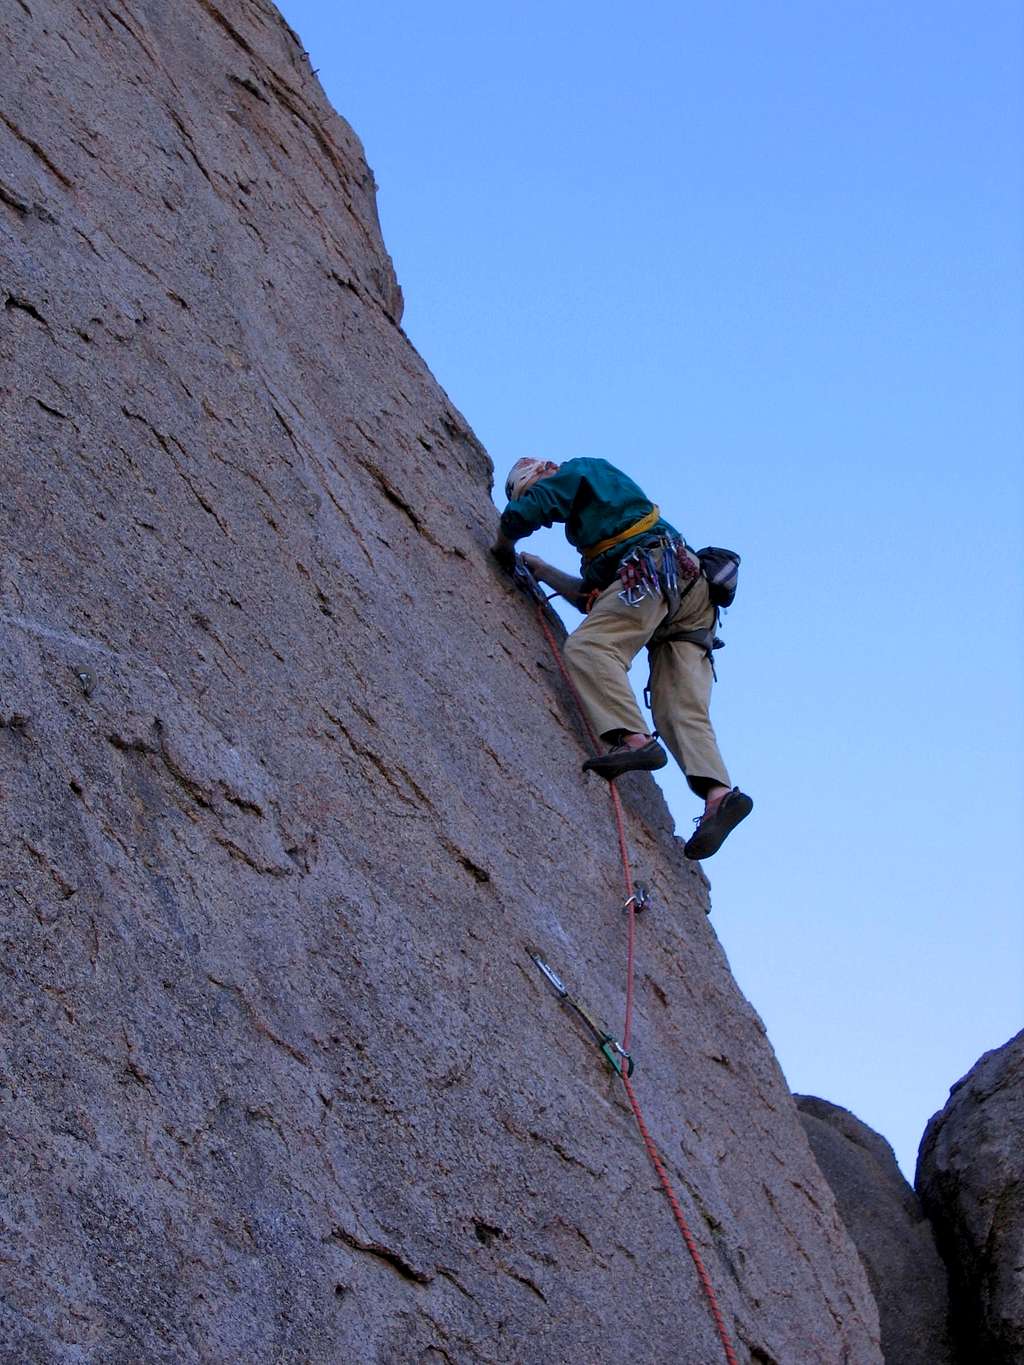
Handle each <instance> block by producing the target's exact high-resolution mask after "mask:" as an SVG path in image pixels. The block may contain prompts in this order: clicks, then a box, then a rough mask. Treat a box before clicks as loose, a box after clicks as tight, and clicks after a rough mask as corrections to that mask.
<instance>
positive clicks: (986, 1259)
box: [917, 1033, 1024, 1365]
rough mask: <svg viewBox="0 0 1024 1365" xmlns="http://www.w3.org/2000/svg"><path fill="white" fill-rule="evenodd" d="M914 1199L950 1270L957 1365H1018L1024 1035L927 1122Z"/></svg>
mask: <svg viewBox="0 0 1024 1365" xmlns="http://www.w3.org/2000/svg"><path fill="white" fill-rule="evenodd" d="M917 1190H918V1193H919V1194H920V1196H921V1200H922V1202H923V1204H924V1207H925V1210H926V1212H927V1213H928V1216H929V1217H930V1218H931V1220H932V1222H933V1224H934V1226H935V1232H936V1237H937V1239H938V1244H939V1248H940V1250H941V1251H942V1253H943V1255H944V1256H945V1257H946V1260H947V1261H948V1263H949V1267H950V1281H951V1289H952V1307H953V1326H954V1330H955V1334H956V1340H957V1344H958V1347H959V1350H960V1353H961V1358H962V1359H963V1361H964V1362H968V1361H969V1362H971V1365H1019V1362H1020V1361H1021V1360H1024V1033H1018V1034H1017V1035H1016V1037H1014V1038H1011V1039H1010V1041H1009V1042H1008V1043H1006V1044H1005V1045H1004V1046H1003V1047H1000V1048H996V1049H994V1050H993V1051H992V1052H986V1053H985V1055H984V1056H983V1057H982V1058H981V1060H980V1061H979V1062H978V1063H977V1064H976V1065H975V1066H974V1067H973V1068H972V1070H970V1071H969V1072H968V1073H967V1075H966V1076H965V1077H964V1078H963V1079H962V1080H960V1081H958V1082H957V1083H956V1085H954V1086H953V1088H952V1090H951V1091H950V1095H949V1101H948V1103H947V1104H946V1106H945V1108H944V1109H942V1110H941V1111H940V1112H939V1113H938V1114H936V1115H935V1117H934V1118H933V1119H932V1121H931V1122H930V1123H929V1125H928V1127H927V1129H926V1131H925V1135H924V1140H923V1141H922V1143H921V1151H920V1154H919V1156H918V1163H917Z"/></svg>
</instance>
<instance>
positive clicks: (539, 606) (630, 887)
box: [514, 555, 739, 1365]
mask: <svg viewBox="0 0 1024 1365" xmlns="http://www.w3.org/2000/svg"><path fill="white" fill-rule="evenodd" d="M514 578H515V581H516V583H517V584H518V585H519V586H520V587H521V588H523V590H524V591H525V592H527V593H528V594H529V596H530V597H532V598H533V601H534V608H535V610H536V614H537V622H538V624H539V625H540V628H541V631H542V632H543V634H544V638H545V639H546V640H547V642H548V647H549V649H550V650H551V653H552V656H553V658H554V660H555V663H556V664H557V665H558V669H559V671H560V673H561V675H562V678H563V680H564V682H565V685H566V686H567V687H568V689H569V691H570V693H571V694H572V697H573V700H574V701H575V703H576V708H577V710H578V712H579V718H580V722H581V724H582V726H583V729H584V730H585V732H586V735H587V738H588V739H589V741H590V747H591V749H592V750H593V752H594V753H597V752H599V750H600V745H599V743H598V738H597V735H596V734H595V733H594V728H593V726H592V725H591V724H590V721H589V720H588V719H587V714H586V711H585V710H584V707H583V701H582V699H581V697H580V694H579V691H578V690H577V688H576V684H575V683H574V682H573V680H572V677H571V676H570V674H569V671H568V669H567V668H566V666H565V662H564V660H563V659H562V652H561V650H560V649H559V647H558V641H557V640H556V639H555V635H554V632H553V630H552V629H551V624H550V622H549V621H548V619H547V610H546V609H547V607H548V603H549V601H550V598H549V597H548V596H547V595H546V594H545V593H544V591H543V589H542V588H541V587H540V584H539V583H538V582H537V580H536V578H534V576H533V574H532V573H531V572H530V570H529V569H528V568H527V567H526V565H525V564H524V563H523V562H522V557H521V556H520V555H517V556H516V567H515V572H514ZM552 596H557V594H556V593H553V594H552ZM608 792H609V795H610V797H611V802H612V811H613V813H614V816H615V827H616V831H617V833H618V842H619V855H620V857H621V859H622V874H623V879H624V881H625V886H626V900H625V902H624V905H623V910H624V911H625V912H626V1003H625V1021H624V1023H623V1028H622V1042H621V1045H620V1044H618V1043H615V1055H616V1056H620V1057H623V1058H624V1057H629V1059H630V1062H632V1057H631V1056H630V1052H629V1048H630V1041H631V1038H632V1031H633V980H634V977H635V975H636V972H635V957H636V914H637V911H638V910H639V909H642V908H643V906H644V905H645V904H646V903H647V888H646V887H645V886H644V885H643V883H640V882H637V883H636V884H634V882H633V872H632V868H631V867H630V861H629V848H628V846H627V844H626V823H625V814H624V812H623V809H622V799H621V797H620V796H619V793H618V790H617V789H616V785H615V782H614V781H612V782H609V783H608ZM531 956H533V955H532V954H531ZM533 960H534V962H536V963H537V966H538V967H540V968H541V970H542V971H543V972H544V975H545V976H546V977H547V978H548V980H549V981H550V982H551V984H552V986H554V987H555V989H556V990H558V991H560V992H565V996H564V997H563V998H565V999H566V1003H568V992H567V991H566V990H565V987H564V985H563V984H562V982H561V980H560V979H559V978H558V977H557V975H556V974H555V973H554V972H552V971H551V969H550V968H549V967H548V966H547V964H546V963H542V961H541V960H540V959H539V958H537V957H534V958H533ZM579 1012H580V1011H579V1010H577V1013H579ZM582 1017H583V1018H584V1019H586V1020H587V1023H588V1026H591V1025H590V1020H589V1019H588V1018H587V1016H586V1015H583V1016H582ZM591 1027H592V1026H591ZM592 1031H594V1030H593V1028H592ZM609 1042H614V1039H611V1038H610V1037H609ZM603 1051H604V1048H603V1047H602V1052H603ZM605 1056H606V1058H607V1059H608V1060H609V1061H612V1058H611V1057H610V1056H609V1055H608V1053H605ZM612 1065H613V1066H614V1061H612ZM615 1070H616V1071H617V1072H618V1074H619V1076H620V1077H621V1078H622V1084H623V1087H624V1089H625V1091H626V1098H627V1099H628V1100H629V1106H630V1108H631V1109H632V1111H633V1117H634V1118H635V1120H636V1126H637V1129H638V1131H639V1133H640V1137H641V1140H642V1141H643V1144H644V1149H645V1151H646V1152H647V1155H648V1157H649V1159H650V1162H651V1165H652V1166H653V1167H654V1170H655V1172H656V1174H657V1176H658V1180H659V1183H660V1184H661V1187H662V1189H663V1190H664V1192H665V1198H666V1199H667V1200H668V1203H669V1207H670V1208H671V1210H672V1216H673V1218H674V1219H675V1222H676V1226H677V1227H678V1228H679V1232H680V1235H681V1237H682V1239H683V1242H684V1243H685V1245H686V1249H687V1251H688V1252H689V1253H690V1259H691V1260H692V1261H693V1266H694V1269H695V1271H696V1272H697V1278H698V1279H699V1281H700V1284H701V1288H702V1289H703V1291H704V1297H705V1299H706V1301H707V1305H708V1310H709V1312H710V1314H711V1317H712V1320H713V1321H714V1324H715V1330H716V1331H717V1333H718V1338H719V1341H720V1342H721V1343H722V1349H723V1351H724V1353H725V1359H726V1361H727V1362H728V1365H739V1362H738V1361H737V1359H736V1353H735V1351H734V1350H733V1346H732V1342H731V1340H730V1338H729V1333H728V1331H727V1329H726V1326H725V1320H724V1318H723V1317H722V1311H721V1309H720V1308H719V1306H718V1298H717V1296H716V1294H715V1289H714V1286H713V1285H712V1283H711V1278H710V1276H709V1275H708V1272H707V1270H706V1268H705V1266H704V1261H703V1258H702V1257H701V1254H700V1249H699V1247H698V1246H697V1243H696V1241H695V1240H694V1236H693V1233H692V1232H691V1231H690V1227H689V1224H688V1222H687V1220H686V1215H685V1214H684V1213H683V1209H682V1205H681V1204H680V1203H679V1199H678V1197H677V1195H676V1192H675V1190H674V1189H673V1188H672V1182H671V1181H670V1179H669V1176H668V1172H667V1171H666V1169H665V1163H664V1162H663V1161H662V1159H661V1154H660V1152H659V1151H658V1148H657V1145H656V1144H655V1141H654V1139H653V1138H652V1137H651V1134H650V1130H649V1129H648V1127H647V1124H646V1122H645V1120H644V1116H643V1112H642V1110H641V1108H640V1102H639V1100H638V1099H637V1095H636V1091H635V1089H634V1088H633V1082H632V1080H631V1079H630V1078H631V1076H632V1073H633V1067H632V1065H630V1066H628V1067H625V1068H623V1067H622V1066H617V1067H615Z"/></svg>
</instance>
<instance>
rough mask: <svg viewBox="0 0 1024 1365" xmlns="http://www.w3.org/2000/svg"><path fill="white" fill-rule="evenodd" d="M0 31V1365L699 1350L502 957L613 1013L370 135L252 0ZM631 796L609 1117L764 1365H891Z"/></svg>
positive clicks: (572, 734) (455, 426) (642, 1355)
mask: <svg viewBox="0 0 1024 1365" xmlns="http://www.w3.org/2000/svg"><path fill="white" fill-rule="evenodd" d="M0 21H2V22H0V50H2V53H3V62H4V78H3V81H2V82H0V272H2V273H0V303H2V307H0V327H2V330H0V366H2V368H0V401H2V406H3V415H2V478H3V483H2V490H3V491H2V518H3V524H2V535H0V632H2V637H3V648H2V652H0V786H2V797H3V800H2V804H0V812H2V820H3V826H2V830H0V835H2V838H0V888H2V896H3V913H2V918H0V936H2V952H0V1147H2V1150H0V1223H2V1228H3V1235H2V1253H0V1359H2V1361H3V1362H5V1363H13V1362H17V1365H25V1363H26V1362H31V1363H32V1365H37V1363H41V1362H46V1363H47V1365H50V1363H51V1362H61V1363H63V1362H68V1363H70V1362H104V1363H105V1365H106V1363H107V1362H110V1363H111V1365H138V1362H140V1361H145V1362H147V1365H151V1363H152V1362H161V1361H167V1362H172V1361H173V1362H176V1363H177V1362H193V1361H195V1362H199V1361H204V1362H213V1361H216V1362H226V1361H232V1362H235V1361H238V1362H241V1361H244V1362H246V1363H247V1365H262V1363H263V1362H266V1363H267V1365H270V1363H271V1362H273V1363H274V1365H282V1363H283V1362H316V1363H317V1365H319V1363H320V1362H325V1361H336V1360H346V1361H351V1362H363V1361H366V1362H371V1361H382V1362H390V1361H395V1362H409V1361H422V1362H440V1361H449V1362H459V1365H463V1363H464V1362H471V1361H481V1362H501V1363H502V1365H507V1363H508V1362H519V1361H523V1362H561V1361H568V1360H572V1361H587V1362H617V1361H621V1360H624V1359H628V1358H633V1359H637V1360H644V1361H678V1360H684V1361H687V1362H700V1363H701V1365H703V1363H704V1362H713V1361H717V1360H719V1359H721V1354H720V1350H719V1346H718V1343H717V1339H716V1337H715V1335H714V1331H713V1328H712V1325H711V1321H710V1318H709V1315H708V1312H707V1309H706V1306H705V1304H704V1301H703V1299H702V1297H701V1293H700V1289H699V1286H698V1284H697V1281H696V1278H695V1276H694V1273H693V1269H692V1266H691V1265H690V1262H689V1260H688V1258H687V1256H686V1254H685V1251H684V1250H683V1248H682V1245H681V1243H680V1240H679V1238H678V1236H677V1233H676V1229H675V1226H674V1224H673V1222H672V1219H671V1217H670V1216H669V1213H668V1210H667V1208H666V1207H665V1203H664V1200H663V1199H662V1197H661V1194H660V1193H659V1191H658V1189H657V1186H656V1182H655V1180H654V1178H653V1175H652V1173H651V1171H650V1170H649V1168H648V1166H647V1164H646V1160H645V1156H644V1152H643V1149H642V1147H641V1145H640V1143H639V1140H638V1138H637V1135H636V1132H635V1129H634V1126H633V1123H632V1119H631V1116H630V1114H629V1112H628V1110H627V1108H626V1106H625V1105H624V1103H623V1095H622V1092H621V1087H620V1086H619V1083H618V1082H617V1080H616V1079H615V1077H614V1076H613V1075H611V1073H610V1072H609V1071H608V1070H607V1068H606V1067H605V1066H604V1064H603V1063H602V1061H601V1058H600V1056H599V1054H598V1053H597V1051H596V1049H595V1048H593V1046H592V1045H590V1044H589V1043H588V1041H587V1039H586V1038H585V1037H583V1036H581V1034H580V1032H579V1029H578V1028H577V1027H575V1025H574V1023H573V1019H572V1017H571V1016H570V1015H569V1014H568V1013H567V1012H565V1011H564V1010H561V1009H560V1008H559V1007H558V1005H557V1003H556V1002H555V1000H554V998H553V996H552V994H551V992H550V990H549V989H548V988H547V986H546V984H545V983H544V981H543V980H542V979H541V978H540V976H539V973H538V972H537V971H536V969H535V968H534V966H533V964H532V963H531V961H530V959H529V957H528V950H529V949H530V948H538V949H540V950H541V951H542V952H543V954H544V955H545V956H546V957H547V958H548V960H549V961H550V962H551V963H552V964H553V965H554V966H555V967H556V968H558V969H559V970H561V971H562V972H563V973H564V975H565V976H566V978H567V979H568V981H569V982H570V984H571V985H572V986H573V987H574V988H575V989H577V990H578V991H580V992H581V993H582V994H583V995H584V996H585V997H586V998H587V999H588V1001H589V1002H590V1003H591V1005H592V1007H593V1008H594V1009H595V1010H597V1011H599V1012H601V1013H602V1014H604V1015H606V1016H607V1017H608V1018H609V1019H612V1020H616V1021H617V1020H618V1019H619V1018H620V1017H621V1009H622V1001H623V989H624V949H623V916H622V911H621V897H622V891H621V885H620V869H619V865H618V856H617V851H616V846H615V837H614V831H613V828H612V825H611V822H610V817H609V810H608V801H607V795H606V792H605V790H604V787H603V784H602V783H601V782H600V781H599V780H598V779H587V780H584V778H583V777H582V776H581V774H580V771H579V764H580V761H581V758H582V757H583V753H582V750H581V741H580V735H579V732H578V729H577V725H576V722H575V720H574V718H573V715H572V711H571V708H570V706H569V704H568V702H567V699H566V698H565V696H564V695H563V693H562V691H561V688H560V685H559V681H558V678H557V676H556V674H555V672H554V671H553V669H552V666H551V663H550V660H549V659H548V657H547V654H546V646H545V644H544V641H543V639H542V638H541V636H540V635H539V633H538V630H537V625H536V621H535V619H534V617H533V614H532V611H531V608H530V607H529V605H528V604H527V603H526V602H525V601H524V600H523V599H522V598H521V597H520V596H519V595H518V594H517V593H516V592H515V591H514V590H513V589H512V588H511V587H510V586H509V585H508V583H507V582H506V581H504V580H503V579H502V577H501V575H500V574H499V573H498V572H497V570H496V569H495V567H494V566H493V564H492V563H491V562H490V561H489V559H488V556H487V553H486V550H487V546H488V544H489V542H490V541H491V539H492V536H493V531H494V527H495V523H496V514H495V511H494V508H493V505H492V503H491V501H490V498H489V487H490V484H491V479H492V469H491V466H490V462H489V460H488V458H487V456H486V454H485V452H484V451H483V450H482V449H481V447H480V445H479V443H478V442H477V441H476V440H475V439H474V437H473V435H472V434H471V432H470V431H469V430H468V428H467V426H466V423H465V421H464V420H463V418H462V417H461V416H460V415H459V413H458V412H457V411H456V410H455V409H454V408H453V407H452V405H451V403H450V402H449V401H448V399H447V398H446V397H445V395H444V393H442V392H441V390H440V389H439V388H438V386H437V384H436V383H435V382H434V380H433V379H432V378H431V376H430V374H429V372H428V371H427V369H426V367H425V366H424V364H423V362H422V361H421V359H420V358H419V357H418V355H417V354H416V352H415V351H414V350H413V348H412V347H411V346H410V345H409V343H408V341H407V340H406V338H405V337H404V336H403V334H402V332H401V330H400V328H399V326H398V322H399V314H400V308H401V303H400V294H399V291H398V287H397V285H396V283H395V277H394V273H393V271H392V268H391V262H390V260H389V258H388V255H387V252H386V250H385V249H384V246H383V244H382V242H381V239H380V233H379V231H378V226H377V219H376V213H375V208H374V185H373V180H372V177H371V175H370V172H369V171H368V170H367V167H366V165H365V162H364V160H363V155H362V151H361V148H360V145H359V143H358V141H357V139H356V138H355V136H354V135H353V133H352V132H351V130H350V129H349V128H348V127H347V125H346V124H345V123H344V122H343V121H342V120H341V119H340V118H339V117H338V116H337V115H336V114H335V113H334V112H333V111H332V110H331V109H330V108H329V106H328V105H327V103H326V101H325V99H324V97H323V94H322V91H321V89H320V86H319V84H318V82H317V81H316V79H315V77H314V75H313V73H312V72H311V70H310V67H309V63H308V60H307V58H306V55H305V54H304V53H303V51H302V48H301V45H300V44H299V43H298V41H297V40H296V38H295V36H294V34H292V33H291V32H290V31H289V29H288V28H287V26H286V25H285V24H284V23H283V22H282V20H281V18H280V16H279V15H278V14H277V12H276V10H275V9H274V8H273V7H272V6H271V5H270V4H268V3H265V0H175V3H168V2H167V0H97V2H96V3H90V4H79V3H74V0H3V3H2V5H0ZM353 60H359V56H358V54H354V56H353ZM629 783H631V785H629V786H628V792H627V795H628V812H627V813H628V837H629V841H630V845H631V849H632V853H633V858H634V861H635V866H636V869H637V871H638V873H641V874H643V875H644V876H645V877H646V879H647V880H648V881H649V882H650V884H651V885H652V887H653V889H654V903H653V905H652V907H651V908H649V909H648V910H646V911H645V912H644V914H643V917H642V920H641V923H640V930H639V939H640V941H639V970H638V978H637V1015H636V1028H635V1053H636V1055H637V1058H638V1070H637V1075H636V1082H637V1086H638V1088H639V1092H640V1095H641V1098H642V1101H643V1102H644V1104H645V1107H646V1109H647V1111H648V1119H649V1123H650V1125H651V1127H652V1129H653V1132H654V1134H655V1136H656V1138H657V1140H658V1142H659V1143H660V1145H661V1147H662V1149H663V1151H664V1153H665V1156H666V1160H667V1162H668V1165H669V1168H670V1171H671V1173H672V1175H673V1178H674V1179H675V1180H676V1181H677V1184H678V1187H679V1189H680V1192H681V1197H682V1200H683V1203H684V1205H685V1207H686V1209H687V1211H688V1212H689V1215H690V1218H691V1220H692V1223H693V1225H694V1229H695V1234H696V1236H697V1239H698V1242H699V1244H700V1246H701V1248H702V1250H703V1253H704V1255H705V1257H706V1259H707V1262H708V1266H709V1270H710V1273H711V1275H712V1277H713V1279H714V1281H715V1283H716V1286H717V1289H718V1292H719V1295H720V1298H721V1302H722V1308H723V1312H724V1314H725V1318H726V1321H727V1323H728V1325H729V1328H730V1330H731V1331H732V1332H733V1334H734V1337H735V1340H736V1343H737V1350H738V1353H739V1358H740V1359H741V1360H742V1361H744V1362H745V1361H748V1360H749V1361H756V1362H760V1365H771V1363H772V1362H777V1363H783V1365H797V1363H799V1365H811V1363H812V1362H823V1363H824V1365H839V1362H850V1363H852V1365H871V1363H872V1362H878V1361H879V1360H880V1354H879V1347H878V1324H877V1316H876V1311H875V1307H874V1303H873V1300H872V1297H871V1294H870V1291H869V1289H868V1286H867V1282H866V1280H865V1277H864V1273H863V1270H862V1267H861V1264H860V1261H859V1259H858V1257H857V1254H856V1251H855V1250H854V1248H853V1246H852V1244H851V1243H850V1241H849V1239H848V1237H847V1234H846V1232H845V1230H844V1228H843V1226H842V1223H841V1222H840V1220H839V1218H838V1216H837V1213H836V1209H835V1204H834V1201H833V1198H832V1195H831V1193H830V1191H829V1189H828V1186H827V1185H826V1183H825V1181H824V1180H823V1178H822V1177H821V1175H820V1173H819V1171H818V1168H817V1166H816V1164H815V1162H814V1160H813V1158H812V1156H811V1153H810V1150H809V1148H808V1146H807V1143H806V1140H805V1139H804V1136H803V1131H802V1129H801V1127H800V1122H799V1119H798V1117H797V1114H796V1110H795V1108H794V1106H793V1104H792V1101H791V1099H790V1097H789V1095H788V1093H787V1090H786V1086H785V1084H784V1081H783V1078H782V1076H781V1074H780V1072H779V1069H778V1067H777V1065H776V1062H775V1060H774V1057H773V1055H772V1051H771V1048H770V1046H769V1044H768V1042H767V1040H766V1038H765V1036H764V1030H763V1027H762V1025H761V1023H760V1021H759V1020H758V1018H757V1016H756V1014H755V1013H754V1011H753V1010H752V1009H751V1007H750V1006H749V1005H748V1004H747V1003H746V1002H745V1001H744V1000H743V998H742V997H741V995H740V994H739V992H738V990H737V988H736V985H735V983H734V982H733V979H732V977H731V974H730V972H729V969H728V964H727V963H726V961H725V958H724V956H723V954H722V952H721V950H720V948H719V946H718V943H717V941H716V939H715V936H714V932H713V929H712V927H711V926H710V924H709V922H708V920H707V919H706V916H705V909H706V883H705V882H704V880H703V877H702V875H701V874H700V872H699V871H697V870H696V869H694V868H693V867H691V866H689V865H688V864H687V863H686V862H685V860H684V859H683V858H682V857H681V852H680V849H681V846H680V844H679V842H678V841H677V840H676V839H675V838H674V836H673V832H672V827H671V823H670V820H669V817H668V815H667V812H666V810H665V808H664V805H663V803H662V801H661V799H660V796H659V795H658V793H657V790H656V788H655V787H654V786H653V785H652V784H651V783H650V782H649V781H648V780H647V779H643V778H631V779H629Z"/></svg>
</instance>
